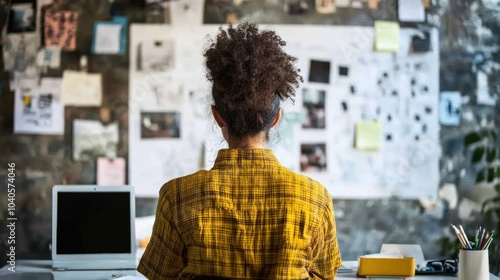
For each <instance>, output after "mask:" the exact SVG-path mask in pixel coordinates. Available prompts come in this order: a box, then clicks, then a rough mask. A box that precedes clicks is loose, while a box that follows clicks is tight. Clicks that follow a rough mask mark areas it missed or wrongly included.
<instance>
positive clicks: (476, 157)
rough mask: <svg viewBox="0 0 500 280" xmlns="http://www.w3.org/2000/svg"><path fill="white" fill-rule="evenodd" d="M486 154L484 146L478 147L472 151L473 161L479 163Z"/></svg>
mask: <svg viewBox="0 0 500 280" xmlns="http://www.w3.org/2000/svg"><path fill="white" fill-rule="evenodd" d="M483 155H484V147H477V148H475V149H474V152H473V153H472V163H478V162H480V161H481V159H482V158H483Z"/></svg>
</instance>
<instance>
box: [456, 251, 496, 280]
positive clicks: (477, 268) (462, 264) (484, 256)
mask: <svg viewBox="0 0 500 280" xmlns="http://www.w3.org/2000/svg"><path fill="white" fill-rule="evenodd" d="M471 279H474V280H489V279H490V268H489V259H488V250H460V253H459V255H458V280H471Z"/></svg>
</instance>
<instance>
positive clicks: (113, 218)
mask: <svg viewBox="0 0 500 280" xmlns="http://www.w3.org/2000/svg"><path fill="white" fill-rule="evenodd" d="M57 200H58V205H57V254H127V253H130V252H131V248H130V247H131V244H130V243H131V242H130V238H131V237H130V234H131V233H130V193H129V192H90V193H89V192H60V193H58V194H57Z"/></svg>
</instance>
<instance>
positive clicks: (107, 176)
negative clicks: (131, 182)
mask: <svg viewBox="0 0 500 280" xmlns="http://www.w3.org/2000/svg"><path fill="white" fill-rule="evenodd" d="M123 184H125V159H124V158H122V157H117V158H113V159H109V158H105V157H100V158H97V185H100V186H118V185H123Z"/></svg>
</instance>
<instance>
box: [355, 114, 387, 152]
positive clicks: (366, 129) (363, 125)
mask: <svg viewBox="0 0 500 280" xmlns="http://www.w3.org/2000/svg"><path fill="white" fill-rule="evenodd" d="M381 145H382V125H381V124H380V123H379V122H378V121H375V122H374V121H361V122H358V123H357V124H356V137H355V148H356V149H358V150H362V151H378V150H380V147H381Z"/></svg>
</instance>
